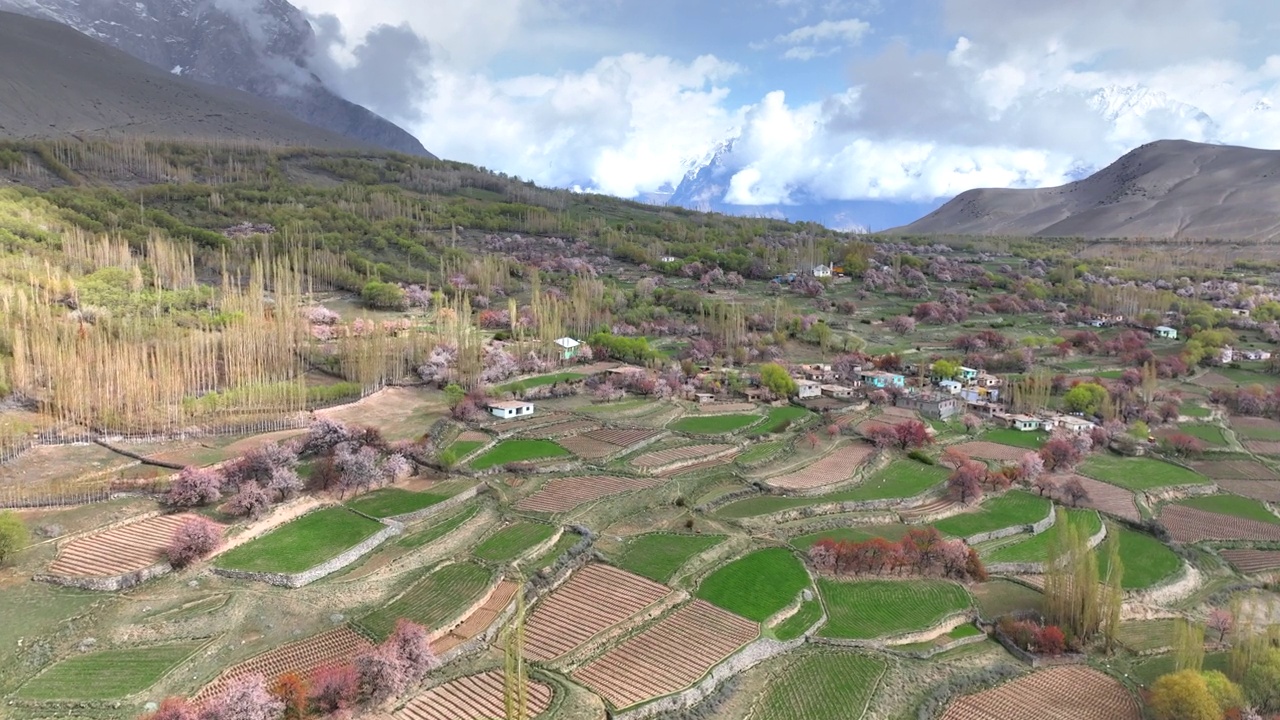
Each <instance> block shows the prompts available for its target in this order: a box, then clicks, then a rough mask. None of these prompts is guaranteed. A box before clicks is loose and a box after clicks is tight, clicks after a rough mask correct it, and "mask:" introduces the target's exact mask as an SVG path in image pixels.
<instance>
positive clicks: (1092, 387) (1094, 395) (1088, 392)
mask: <svg viewBox="0 0 1280 720" xmlns="http://www.w3.org/2000/svg"><path fill="white" fill-rule="evenodd" d="M1106 401H1107V389H1106V388H1104V387H1102V386H1101V385H1099V384H1098V383H1080V384H1079V385H1077V386H1075V387H1073V388H1071V389H1070V390H1068V391H1067V394H1066V395H1063V396H1062V404H1063V405H1064V406H1065V407H1066V408H1067V409H1068V410H1070V411H1072V412H1078V413H1084V414H1085V415H1095V414H1097V412H1098V411H1099V410H1100V409H1102V404H1103V403H1104V402H1106Z"/></svg>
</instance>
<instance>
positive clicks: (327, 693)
mask: <svg viewBox="0 0 1280 720" xmlns="http://www.w3.org/2000/svg"><path fill="white" fill-rule="evenodd" d="M308 684H309V685H310V686H311V703H312V705H314V706H315V708H316V709H317V710H319V711H320V712H321V713H324V714H330V713H336V712H339V711H342V710H346V709H348V708H350V707H351V706H353V705H355V703H356V700H357V699H359V697H360V674H359V673H358V672H356V668H355V666H354V665H351V664H350V663H348V664H345V665H325V666H323V667H320V668H317V669H316V670H315V672H313V673H312V674H311V681H310V683H308Z"/></svg>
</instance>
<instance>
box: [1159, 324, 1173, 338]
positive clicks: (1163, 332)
mask: <svg viewBox="0 0 1280 720" xmlns="http://www.w3.org/2000/svg"><path fill="white" fill-rule="evenodd" d="M1156 337H1158V338H1165V339H1166V340H1177V339H1178V331H1177V330H1175V329H1173V328H1171V327H1169V326H1168V325H1160V326H1159V327H1157V328H1156Z"/></svg>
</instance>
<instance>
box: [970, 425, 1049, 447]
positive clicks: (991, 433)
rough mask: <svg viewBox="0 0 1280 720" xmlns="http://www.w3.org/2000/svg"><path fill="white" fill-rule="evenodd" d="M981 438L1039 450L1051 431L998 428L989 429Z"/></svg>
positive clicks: (979, 437)
mask: <svg viewBox="0 0 1280 720" xmlns="http://www.w3.org/2000/svg"><path fill="white" fill-rule="evenodd" d="M978 439H979V440H986V441H987V442H993V443H1000V444H1001V445H1012V446H1014V447H1020V448H1027V449H1028V450H1039V449H1040V446H1041V445H1044V442H1045V440H1048V439H1049V433H1046V432H1039V431H1037V432H1023V431H1021V430H1014V429H1012V428H998V429H996V430H988V431H986V432H984V433H982V435H980V436H978Z"/></svg>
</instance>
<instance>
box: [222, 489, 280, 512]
mask: <svg viewBox="0 0 1280 720" xmlns="http://www.w3.org/2000/svg"><path fill="white" fill-rule="evenodd" d="M270 507H271V496H270V495H268V494H267V491H266V490H264V489H262V488H261V487H260V486H259V485H257V484H256V483H245V484H244V485H241V486H240V491H239V492H237V493H236V494H235V495H234V496H232V498H231V499H230V500H228V501H227V504H226V511H227V513H228V514H230V515H233V516H235V517H247V518H251V519H253V520H257V519H258V518H260V517H262V514H263V513H265V512H266V511H267V509H268V508H270Z"/></svg>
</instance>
